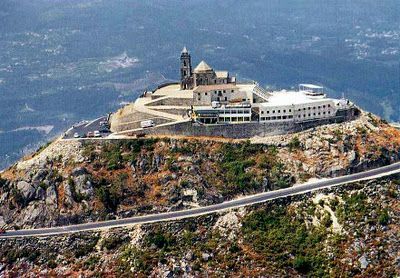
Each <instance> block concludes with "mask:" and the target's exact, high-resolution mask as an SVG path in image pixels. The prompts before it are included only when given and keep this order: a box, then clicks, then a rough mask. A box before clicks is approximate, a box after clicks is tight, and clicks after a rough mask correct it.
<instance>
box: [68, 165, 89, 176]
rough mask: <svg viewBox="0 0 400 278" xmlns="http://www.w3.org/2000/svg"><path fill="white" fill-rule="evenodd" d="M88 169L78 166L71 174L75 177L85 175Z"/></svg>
mask: <svg viewBox="0 0 400 278" xmlns="http://www.w3.org/2000/svg"><path fill="white" fill-rule="evenodd" d="M87 174H88V171H87V170H86V168H85V167H77V168H75V169H74V170H72V172H71V176H73V177H77V176H83V175H87Z"/></svg>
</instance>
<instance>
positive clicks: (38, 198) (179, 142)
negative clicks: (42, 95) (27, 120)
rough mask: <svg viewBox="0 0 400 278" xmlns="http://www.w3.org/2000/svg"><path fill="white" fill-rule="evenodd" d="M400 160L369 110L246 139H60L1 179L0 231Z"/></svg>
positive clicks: (159, 206)
mask: <svg viewBox="0 0 400 278" xmlns="http://www.w3.org/2000/svg"><path fill="white" fill-rule="evenodd" d="M399 156H400V134H399V131H397V130H395V129H394V128H391V127H390V126H388V125H387V124H386V123H384V122H382V121H380V120H379V119H378V118H376V117H374V116H372V115H367V114H364V115H362V116H361V118H360V119H358V120H356V121H353V122H350V123H345V124H338V125H329V126H323V127H320V128H317V129H315V130H310V131H305V132H303V133H300V134H294V135H287V136H284V137H282V136H281V137H279V138H276V137H272V138H254V139H252V140H251V141H231V142H220V141H216V140H211V139H207V140H206V139H201V138H198V139H193V138H192V139H170V138H164V139H161V138H148V139H139V140H134V139H132V140H108V141H83V142H79V141H62V140H61V141H60V140H59V141H56V142H54V143H52V144H50V145H49V146H45V147H43V148H42V149H40V150H38V152H37V153H36V154H34V155H32V156H31V157H27V158H26V159H25V160H24V161H20V162H19V163H17V164H16V165H14V166H13V167H11V168H10V169H8V170H7V171H5V172H4V173H2V174H1V180H0V225H1V226H4V225H5V226H6V227H8V228H11V229H12V228H15V229H19V228H30V227H46V226H57V225H66V224H71V223H83V222H87V221H98V220H105V219H113V218H116V217H128V216H133V215H140V214H147V213H155V212H161V211H169V210H179V209H184V208H191V207H196V206H205V205H210V204H214V203H219V202H223V201H225V200H229V199H232V198H237V197H239V196H242V195H248V194H254V193H257V192H262V191H269V190H276V189H280V188H285V187H289V186H293V185H294V184H296V183H301V182H305V181H307V180H308V179H309V178H315V177H329V176H335V175H339V174H346V173H351V172H356V171H360V170H364V169H367V168H370V167H376V166H380V165H384V164H388V163H390V162H393V161H396V160H398V159H399Z"/></svg>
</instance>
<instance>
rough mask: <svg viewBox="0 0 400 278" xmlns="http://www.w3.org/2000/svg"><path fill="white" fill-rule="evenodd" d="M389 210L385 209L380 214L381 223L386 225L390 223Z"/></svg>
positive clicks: (379, 220)
mask: <svg viewBox="0 0 400 278" xmlns="http://www.w3.org/2000/svg"><path fill="white" fill-rule="evenodd" d="M389 220H390V217H389V212H388V210H387V209H384V210H382V211H380V213H379V216H378V223H379V224H380V225H383V226H386V225H387V224H389Z"/></svg>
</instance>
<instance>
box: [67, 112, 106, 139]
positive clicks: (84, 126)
mask: <svg viewBox="0 0 400 278" xmlns="http://www.w3.org/2000/svg"><path fill="white" fill-rule="evenodd" d="M102 121H107V116H104V117H100V118H98V119H95V120H93V121H91V122H83V123H80V124H77V125H75V126H73V127H72V128H70V129H69V130H68V131H67V132H65V134H64V136H63V139H74V134H75V133H78V134H79V135H80V136H81V137H82V136H83V135H86V134H87V133H88V132H94V131H95V130H100V129H101V127H100V122H102ZM101 135H102V137H105V136H107V135H109V133H101Z"/></svg>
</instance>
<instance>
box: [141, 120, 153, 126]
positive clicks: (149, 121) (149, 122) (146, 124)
mask: <svg viewBox="0 0 400 278" xmlns="http://www.w3.org/2000/svg"><path fill="white" fill-rule="evenodd" d="M153 126H155V123H154V122H153V121H152V120H147V121H142V122H140V127H141V128H148V127H153Z"/></svg>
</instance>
